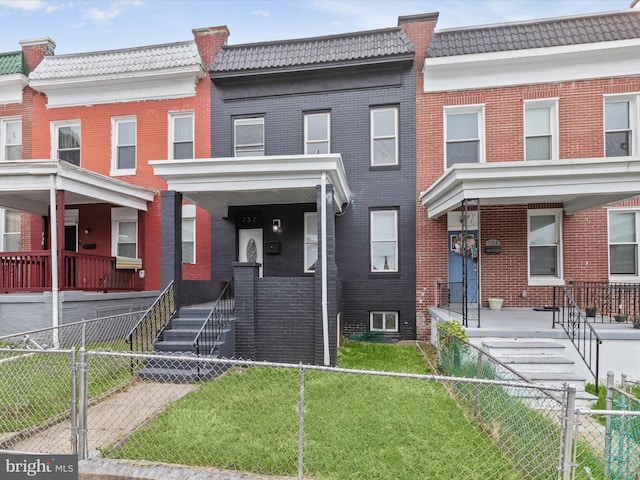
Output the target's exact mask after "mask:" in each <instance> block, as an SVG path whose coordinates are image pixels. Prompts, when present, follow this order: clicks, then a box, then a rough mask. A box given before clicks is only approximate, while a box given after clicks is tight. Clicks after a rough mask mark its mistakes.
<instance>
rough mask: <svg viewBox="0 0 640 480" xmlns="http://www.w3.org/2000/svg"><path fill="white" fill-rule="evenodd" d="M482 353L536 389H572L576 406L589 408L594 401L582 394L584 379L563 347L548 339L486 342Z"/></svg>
mask: <svg viewBox="0 0 640 480" xmlns="http://www.w3.org/2000/svg"><path fill="white" fill-rule="evenodd" d="M482 349H483V350H484V351H485V352H487V353H488V354H490V355H491V356H493V357H494V358H495V359H496V360H498V361H499V362H501V363H503V364H505V365H508V366H509V367H510V368H512V369H513V370H515V371H516V372H518V373H519V374H520V375H522V376H523V377H524V378H526V379H527V380H529V381H531V382H533V383H537V384H540V385H548V386H554V387H556V386H561V385H563V384H572V385H574V386H575V387H576V403H578V404H579V405H580V406H589V405H590V404H591V403H592V402H595V401H596V400H597V398H596V396H595V395H591V394H590V393H587V392H585V384H586V382H587V378H585V377H584V376H583V375H581V374H580V373H577V370H578V369H577V368H576V365H575V362H574V361H573V360H571V359H570V358H568V357H567V356H566V355H565V346H564V345H562V344H560V343H559V342H557V341H555V340H552V339H542V340H537V339H526V338H524V339H520V338H511V339H487V340H483V341H482Z"/></svg>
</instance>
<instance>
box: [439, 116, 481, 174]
mask: <svg viewBox="0 0 640 480" xmlns="http://www.w3.org/2000/svg"><path fill="white" fill-rule="evenodd" d="M484 111H485V105H484V103H479V104H474V105H455V106H447V107H444V109H443V117H442V131H443V136H444V138H443V140H444V144H443V155H442V157H443V159H444V169H445V170H447V168H448V167H447V115H459V114H464V113H477V114H478V137H479V138H478V140H479V142H480V145H479V147H478V149H479V152H478V163H485V161H486V158H485V155H486V143H485V142H486V133H485V118H484V116H485V113H484ZM454 165H455V164H454Z"/></svg>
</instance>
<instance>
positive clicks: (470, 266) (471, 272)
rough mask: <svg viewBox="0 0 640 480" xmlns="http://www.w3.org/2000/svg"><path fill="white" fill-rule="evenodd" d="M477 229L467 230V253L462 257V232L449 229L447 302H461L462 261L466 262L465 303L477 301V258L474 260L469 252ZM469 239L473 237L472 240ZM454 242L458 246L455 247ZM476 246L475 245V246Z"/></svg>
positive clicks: (462, 291)
mask: <svg viewBox="0 0 640 480" xmlns="http://www.w3.org/2000/svg"><path fill="white" fill-rule="evenodd" d="M477 233H478V232H477V231H475V230H472V231H468V232H467V239H469V242H466V243H467V244H468V245H469V247H468V248H467V253H468V255H467V256H465V257H463V256H462V255H461V254H460V253H457V252H460V247H461V246H464V245H465V242H464V241H460V238H461V235H462V232H460V231H449V247H448V248H449V303H460V304H461V303H463V300H464V290H463V281H462V280H463V279H462V261H463V259H464V260H466V262H467V302H466V303H467V304H475V303H478V263H477V261H476V260H477V259H476V260H474V258H473V255H472V254H471V253H470V250H471V245H470V244H471V243H473V244H474V245H475V240H476V239H477V238H478V235H477ZM470 239H474V241H473V242H472V241H471V240H470ZM456 244H457V245H458V248H457V249H456ZM476 248H477V246H476Z"/></svg>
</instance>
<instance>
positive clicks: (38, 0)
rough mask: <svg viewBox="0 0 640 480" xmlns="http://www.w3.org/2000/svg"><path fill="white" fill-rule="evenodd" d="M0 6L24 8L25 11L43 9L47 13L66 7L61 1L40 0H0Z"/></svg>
mask: <svg viewBox="0 0 640 480" xmlns="http://www.w3.org/2000/svg"><path fill="white" fill-rule="evenodd" d="M0 6H3V7H9V8H14V9H16V10H24V11H26V12H38V11H40V10H44V11H45V12H47V13H49V12H54V11H56V10H59V9H61V8H65V7H66V5H65V4H63V3H58V4H53V3H50V2H44V1H42V0H0Z"/></svg>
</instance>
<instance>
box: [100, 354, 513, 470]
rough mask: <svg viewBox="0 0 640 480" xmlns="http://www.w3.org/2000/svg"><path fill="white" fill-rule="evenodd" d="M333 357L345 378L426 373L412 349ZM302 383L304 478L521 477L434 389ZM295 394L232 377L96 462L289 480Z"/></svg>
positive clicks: (261, 376)
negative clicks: (126, 462)
mask: <svg viewBox="0 0 640 480" xmlns="http://www.w3.org/2000/svg"><path fill="white" fill-rule="evenodd" d="M338 358H339V365H340V366H341V367H344V368H349V369H362V370H386V371H403V372H407V373H427V372H428V369H427V367H426V365H425V361H424V359H423V358H422V357H421V356H420V354H419V353H418V351H417V350H416V348H415V347H405V346H398V345H385V344H365V343H352V342H348V343H347V344H345V345H344V346H343V347H342V348H341V349H340V353H339V357H338ZM304 380H305V389H304V392H305V417H304V421H305V437H304V439H305V449H304V465H305V475H309V476H312V477H314V478H319V479H355V478H358V479H360V478H362V479H369V478H376V479H407V480H409V479H417V478H448V477H451V478H468V479H496V480H497V479H521V478H522V475H521V474H520V473H519V471H518V470H517V469H516V466H515V464H516V463H517V462H515V461H514V462H513V463H512V462H510V461H509V460H508V459H507V458H506V457H505V456H503V455H502V454H501V453H500V452H499V450H498V449H497V448H496V446H495V445H494V444H493V443H492V441H491V439H490V438H489V437H488V436H487V435H486V434H485V433H484V432H483V431H482V430H481V429H480V428H479V427H476V426H474V425H473V424H472V423H471V422H470V421H469V419H468V418H467V417H466V416H465V415H463V413H462V411H461V410H460V409H459V408H458V407H457V405H456V403H455V401H454V400H453V399H452V397H451V396H450V395H449V393H448V392H447V391H446V389H445V388H444V387H443V386H442V385H441V384H438V383H435V382H432V381H425V380H416V379H402V378H390V377H379V376H368V375H362V374H337V373H334V372H322V371H311V370H309V371H306V372H305V376H304ZM298 385H299V376H298V371H297V369H293V370H286V369H273V368H265V367H263V368H256V367H254V368H244V369H235V370H233V371H231V372H228V373H227V374H226V375H225V376H223V377H220V378H218V379H214V380H212V381H210V382H207V383H206V384H204V385H203V386H202V389H201V390H200V391H198V392H194V393H192V394H190V395H188V396H187V397H185V398H183V399H182V400H180V401H179V402H177V403H176V404H175V405H174V406H173V407H171V408H170V409H168V410H166V411H165V412H163V413H162V414H161V415H160V416H159V417H158V418H157V419H156V420H155V421H154V422H153V423H152V424H150V425H148V426H147V427H146V428H144V429H143V430H141V431H139V432H137V433H136V434H135V435H133V437H132V438H131V439H130V441H128V442H127V443H125V444H124V445H123V446H122V447H121V448H120V449H117V450H116V449H106V450H105V452H104V453H105V454H106V455H107V456H110V457H114V458H130V459H143V458H144V459H148V460H152V461H160V462H167V463H177V464H188V465H198V466H208V467H217V468H225V469H235V470H241V471H253V472H260V473H263V474H273V475H290V476H295V475H296V473H297V465H298ZM461 475H462V477H461Z"/></svg>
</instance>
